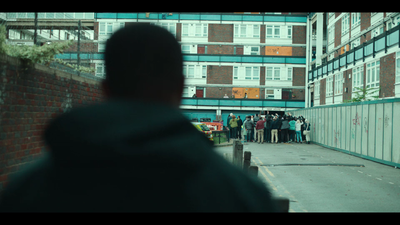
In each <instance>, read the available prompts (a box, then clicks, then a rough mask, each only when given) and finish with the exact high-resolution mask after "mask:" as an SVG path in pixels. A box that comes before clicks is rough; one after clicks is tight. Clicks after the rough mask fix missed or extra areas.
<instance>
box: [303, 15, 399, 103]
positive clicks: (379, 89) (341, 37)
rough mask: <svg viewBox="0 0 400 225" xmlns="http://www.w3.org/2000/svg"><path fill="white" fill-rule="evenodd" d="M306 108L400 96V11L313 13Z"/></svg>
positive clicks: (310, 30)
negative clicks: (361, 91)
mask: <svg viewBox="0 0 400 225" xmlns="http://www.w3.org/2000/svg"><path fill="white" fill-rule="evenodd" d="M309 23H310V24H311V25H310V26H309V30H308V31H307V34H308V36H309V37H310V39H311V40H312V41H310V42H309V43H308V45H309V46H308V49H309V51H310V53H309V54H310V55H312V57H311V58H310V59H309V61H308V62H307V64H308V72H307V73H308V80H307V92H308V95H309V96H310V98H308V99H306V107H310V106H318V105H329V104H339V103H343V102H344V101H346V100H350V99H352V98H353V97H355V96H356V95H357V92H358V89H357V88H374V89H375V90H376V92H375V93H373V94H368V95H367V97H368V99H371V100H372V99H375V98H373V96H378V97H379V98H378V99H385V98H393V97H400V76H399V74H400V48H399V47H400V46H399V24H400V14H399V13H398V12H327V13H315V14H313V15H312V16H310V17H309ZM373 91H374V90H373Z"/></svg>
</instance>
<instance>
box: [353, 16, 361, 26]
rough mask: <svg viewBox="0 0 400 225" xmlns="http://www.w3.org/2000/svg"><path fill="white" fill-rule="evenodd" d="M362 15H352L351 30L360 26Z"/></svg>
mask: <svg viewBox="0 0 400 225" xmlns="http://www.w3.org/2000/svg"><path fill="white" fill-rule="evenodd" d="M360 21H361V13H351V28H354V27H356V26H358V25H360Z"/></svg>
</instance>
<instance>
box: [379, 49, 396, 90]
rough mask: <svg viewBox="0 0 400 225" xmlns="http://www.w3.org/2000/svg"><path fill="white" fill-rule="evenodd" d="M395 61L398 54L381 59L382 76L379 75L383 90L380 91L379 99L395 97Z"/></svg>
mask: <svg viewBox="0 0 400 225" xmlns="http://www.w3.org/2000/svg"><path fill="white" fill-rule="evenodd" d="M395 60H396V53H395V52H393V53H392V54H389V55H386V56H384V57H382V58H381V61H380V69H379V70H380V75H379V81H380V84H379V86H380V87H381V90H380V91H379V97H380V98H385V97H394V96H395V93H394V90H395V89H394V83H395V82H396V80H395V79H396V75H395V73H396V71H395V65H396V63H395Z"/></svg>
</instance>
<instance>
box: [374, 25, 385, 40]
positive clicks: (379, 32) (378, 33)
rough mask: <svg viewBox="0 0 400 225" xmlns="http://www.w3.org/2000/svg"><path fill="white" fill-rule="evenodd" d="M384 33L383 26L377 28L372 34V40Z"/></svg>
mask: <svg viewBox="0 0 400 225" xmlns="http://www.w3.org/2000/svg"><path fill="white" fill-rule="evenodd" d="M382 33H383V26H379V27H377V28H375V29H374V30H373V31H372V32H371V38H373V37H376V36H378V35H380V34H382Z"/></svg>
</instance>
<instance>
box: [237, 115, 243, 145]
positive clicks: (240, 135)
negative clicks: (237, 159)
mask: <svg viewBox="0 0 400 225" xmlns="http://www.w3.org/2000/svg"><path fill="white" fill-rule="evenodd" d="M237 124H238V137H239V140H241V139H242V125H243V120H242V119H240V116H238V121H237Z"/></svg>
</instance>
